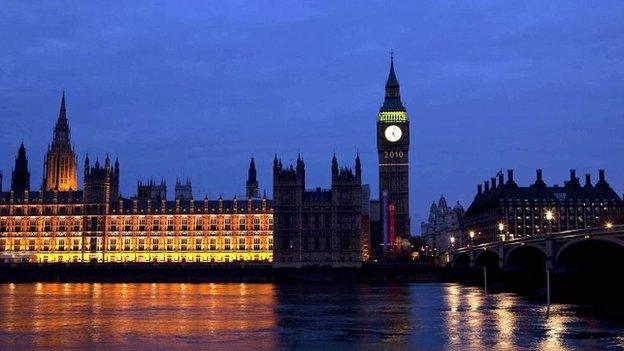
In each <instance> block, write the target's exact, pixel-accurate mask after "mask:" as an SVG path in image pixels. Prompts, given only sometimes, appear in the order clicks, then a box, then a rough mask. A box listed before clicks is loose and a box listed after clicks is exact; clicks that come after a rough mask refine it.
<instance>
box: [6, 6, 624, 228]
mask: <svg viewBox="0 0 624 351" xmlns="http://www.w3.org/2000/svg"><path fill="white" fill-rule="evenodd" d="M391 49H394V52H395V63H396V71H397V75H398V78H399V82H400V83H401V92H402V97H403V101H404V103H405V105H406V107H407V109H408V113H409V115H410V118H411V149H410V150H411V151H410V152H411V155H410V156H411V157H410V162H411V166H410V186H411V194H410V196H411V199H410V200H411V201H410V207H411V215H412V231H413V233H414V234H417V233H419V232H420V227H419V223H420V221H421V220H423V219H426V217H427V214H428V209H429V205H430V204H431V202H432V201H433V200H437V199H438V198H439V197H440V195H441V194H444V195H445V196H446V197H447V200H448V202H449V203H450V204H451V205H452V204H454V203H455V201H457V200H460V201H461V203H462V204H463V205H464V206H465V207H467V205H468V204H469V203H470V201H471V200H472V198H473V196H474V193H475V191H476V184H477V183H479V182H482V181H483V180H485V179H489V178H490V177H492V176H494V175H495V174H496V172H498V171H499V170H500V169H503V170H506V169H508V168H513V169H515V174H516V180H517V181H518V182H519V183H520V184H526V183H528V182H532V181H533V179H534V173H535V169H536V168H543V169H544V176H545V180H546V181H547V182H548V183H549V184H552V183H559V184H561V183H562V182H563V181H564V180H565V179H567V177H568V170H569V169H570V168H575V169H577V173H578V174H579V175H580V176H581V177H582V175H583V174H584V173H587V172H591V173H592V176H593V178H594V179H597V170H598V169H599V168H606V170H607V180H608V181H609V182H610V183H611V185H612V186H613V187H614V188H615V190H616V191H617V192H618V193H622V191H624V184H623V182H624V165H623V164H622V155H623V153H624V141H623V137H622V132H623V131H624V59H623V58H624V2H622V1H613V2H609V1H561V2H558V1H534V2H520V1H518V2H509V3H506V4H504V3H502V2H498V1H492V2H478V4H474V3H473V2H448V3H447V2H441V1H431V2H420V1H419V2H416V1H405V2H399V1H371V2H361V1H358V2H344V3H340V4H338V3H337V2H334V1H326V2H323V3H318V4H317V3H313V2H309V3H307V2H299V1H297V2H295V1H284V2H263V3H262V4H261V3H260V2H255V1H253V2H252V1H250V2H234V1H214V2H186V1H185V2H180V1H170V2H161V1H158V2H156V1H154V2H138V1H133V2H128V3H122V2H110V1H102V2H83V1H75V2H56V1H48V2H41V3H38V2H34V3H33V2H28V3H26V2H23V1H3V2H2V5H1V6H0V121H1V130H2V134H1V136H0V169H1V170H3V171H4V174H5V177H4V178H5V180H4V183H3V189H4V190H6V189H7V187H8V186H9V184H10V171H11V169H12V167H13V159H14V157H15V155H16V152H17V148H18V146H19V143H20V141H21V140H22V139H23V140H24V143H25V145H26V148H27V153H28V157H29V161H30V169H31V172H32V179H31V184H32V187H34V188H36V187H38V186H39V185H40V184H41V179H42V168H43V166H42V162H43V156H44V152H45V149H46V146H47V144H48V143H49V142H50V140H51V137H52V128H53V126H54V123H55V120H56V118H57V116H58V109H59V103H60V98H61V91H62V89H63V88H64V89H66V94H67V110H68V118H69V122H70V125H71V127H72V141H73V143H74V144H75V147H76V151H77V154H78V158H79V169H80V170H82V162H83V160H84V156H85V154H86V153H89V156H90V157H91V159H92V160H94V159H95V157H96V156H98V155H99V156H100V159H102V158H103V156H104V155H105V153H107V152H108V153H110V154H111V156H113V157H116V156H118V157H119V160H120V163H121V172H122V173H121V188H122V189H121V190H122V194H123V195H124V196H133V195H134V194H135V192H136V182H137V180H138V179H143V180H147V179H149V178H150V177H155V178H158V179H159V178H160V177H165V178H166V179H167V181H168V185H169V193H170V196H172V194H173V184H174V181H175V177H176V176H188V177H191V179H192V182H193V191H194V195H195V197H196V198H203V196H204V195H208V196H209V197H211V198H215V197H217V196H219V194H222V195H223V196H224V197H228V198H229V197H232V196H233V195H234V194H239V195H241V194H243V195H244V185H245V178H246V176H247V166H248V163H249V158H250V157H251V156H252V155H253V156H255V158H256V164H257V166H258V177H259V181H260V187H261V191H262V189H266V190H267V192H268V194H269V195H271V193H272V191H271V182H272V173H271V172H272V168H271V166H272V164H271V162H272V159H273V155H274V153H278V154H279V155H280V156H281V157H282V159H283V161H284V162H286V163H288V162H293V161H294V160H295V159H296V157H297V153H298V152H300V153H301V154H302V155H303V157H304V159H305V162H306V176H307V179H306V180H307V182H308V184H307V186H308V187H310V188H311V187H316V186H322V187H328V186H329V184H330V176H331V174H330V162H331V156H332V153H333V152H334V151H335V152H336V153H337V156H338V160H339V163H340V164H341V165H345V164H346V165H349V166H352V165H353V162H354V158H355V154H356V151H358V150H359V152H360V155H361V157H362V164H363V181H364V182H365V183H370V184H371V187H372V190H373V194H377V191H378V190H377V188H378V186H377V173H378V172H377V154H376V140H375V121H376V115H377V112H378V109H379V107H380V104H381V102H382V100H383V94H384V90H383V88H384V84H385V80H386V77H387V74H388V68H389V53H390V50H391ZM80 173H81V172H80ZM81 178H82V175H81V174H80V176H79V179H81Z"/></svg>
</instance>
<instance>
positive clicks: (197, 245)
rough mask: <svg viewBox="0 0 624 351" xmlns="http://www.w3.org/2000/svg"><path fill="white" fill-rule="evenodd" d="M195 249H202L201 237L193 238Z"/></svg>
mask: <svg viewBox="0 0 624 351" xmlns="http://www.w3.org/2000/svg"><path fill="white" fill-rule="evenodd" d="M195 250H197V251H201V250H202V239H201V238H195Z"/></svg>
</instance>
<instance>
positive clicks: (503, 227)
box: [498, 222, 505, 241]
mask: <svg viewBox="0 0 624 351" xmlns="http://www.w3.org/2000/svg"><path fill="white" fill-rule="evenodd" d="M504 230H505V224H503V222H499V223H498V231H500V237H501V239H503V241H505V236H504V235H503V231H504Z"/></svg>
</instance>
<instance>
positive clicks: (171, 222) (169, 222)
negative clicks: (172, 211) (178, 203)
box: [167, 216, 173, 230]
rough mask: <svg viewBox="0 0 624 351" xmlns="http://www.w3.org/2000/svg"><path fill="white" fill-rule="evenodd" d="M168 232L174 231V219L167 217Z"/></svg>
mask: <svg viewBox="0 0 624 351" xmlns="http://www.w3.org/2000/svg"><path fill="white" fill-rule="evenodd" d="M167 230H173V217H172V216H169V217H167Z"/></svg>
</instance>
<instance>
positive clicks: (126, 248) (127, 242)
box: [124, 238, 130, 251]
mask: <svg viewBox="0 0 624 351" xmlns="http://www.w3.org/2000/svg"><path fill="white" fill-rule="evenodd" d="M124 251H130V238H124Z"/></svg>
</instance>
